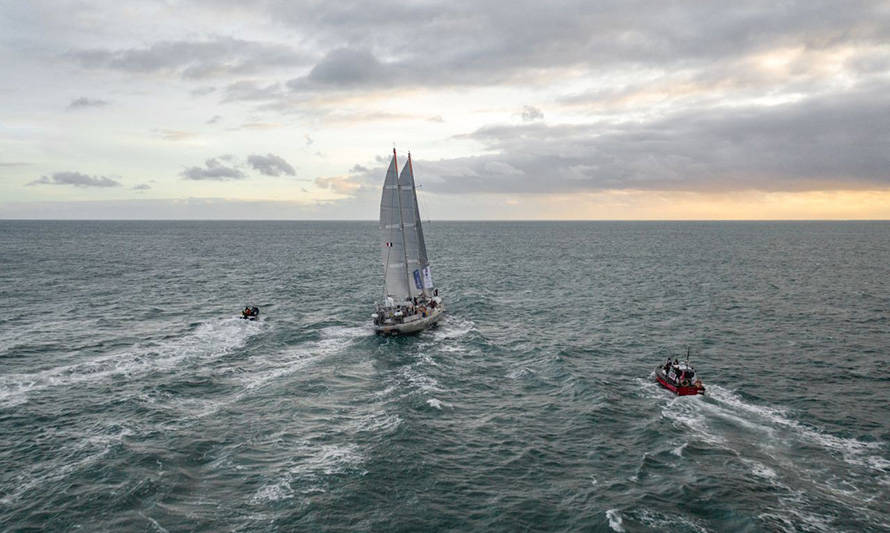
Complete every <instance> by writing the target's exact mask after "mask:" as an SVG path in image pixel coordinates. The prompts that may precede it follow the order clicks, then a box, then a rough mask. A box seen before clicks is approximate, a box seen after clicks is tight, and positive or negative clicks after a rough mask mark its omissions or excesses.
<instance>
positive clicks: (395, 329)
mask: <svg viewBox="0 0 890 533" xmlns="http://www.w3.org/2000/svg"><path fill="white" fill-rule="evenodd" d="M443 314H445V306H443V305H439V306H437V307H436V308H435V309H431V310H430V313H429V314H428V315H427V316H426V317H423V316H421V315H414V317H417V318H414V317H408V318H407V319H406V320H405V321H404V322H399V323H393V324H385V323H384V324H381V325H379V326H374V333H377V334H378V335H408V334H411V333H417V332H419V331H423V330H425V329H426V328H428V327H430V326H433V325H435V324H436V323H437V322H438V321H439V319H440V318H442V315H443Z"/></svg>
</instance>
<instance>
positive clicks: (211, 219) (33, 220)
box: [0, 218, 890, 224]
mask: <svg viewBox="0 0 890 533" xmlns="http://www.w3.org/2000/svg"><path fill="white" fill-rule="evenodd" d="M0 222H373V223H377V222H378V221H377V220H375V219H352V218H0ZM421 222H423V220H421ZM436 222H890V219H886V218H724V219H718V218H700V219H693V218H638V219H630V218H584V219H580V218H572V219H560V218H551V219H543V218H541V219H539V218H528V219H520V218H490V219H469V218H466V219H463V218H460V219H458V218H455V219H438V220H433V219H428V220H426V223H428V224H432V223H436Z"/></svg>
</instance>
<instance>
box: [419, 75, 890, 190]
mask: <svg viewBox="0 0 890 533" xmlns="http://www.w3.org/2000/svg"><path fill="white" fill-rule="evenodd" d="M886 94H887V93H886V92H884V93H883V94H862V95H859V96H852V95H851V96H835V97H824V98H813V99H808V100H804V101H800V102H796V103H791V104H786V105H782V106H772V107H763V106H750V107H743V108H730V109H719V108H718V109H711V110H705V111H702V110H687V111H682V112H677V113H674V114H672V115H669V116H667V117H664V118H659V119H656V120H652V121H648V122H624V123H614V124H609V123H596V124H563V125H555V126H546V125H544V124H541V123H533V124H527V125H522V126H509V125H504V126H488V127H484V128H481V129H479V130H477V131H475V132H474V133H472V134H470V135H467V136H465V138H469V139H473V140H476V141H478V142H480V143H481V144H482V145H483V146H484V147H485V151H486V152H489V154H487V155H482V156H477V157H463V158H455V159H447V160H440V161H422V160H415V165H414V167H415V172H416V174H417V176H418V179H419V180H420V179H422V180H423V183H424V185H425V189H426V190H428V191H431V192H443V193H454V194H460V193H470V192H485V193H536V194H538V193H539V194H546V193H570V192H585V191H588V192H589V191H602V190H661V191H702V192H723V191H743V190H759V191H771V192H775V191H812V190H843V189H864V188H869V187H871V188H874V187H877V188H887V187H890V174H888V172H887V169H888V168H890V154H888V152H887V150H886V146H888V145H890V115H888V114H887V113H886V112H885V111H884V110H886V109H888V108H890V97H888V96H886Z"/></svg>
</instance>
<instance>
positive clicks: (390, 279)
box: [380, 150, 416, 302]
mask: <svg viewBox="0 0 890 533" xmlns="http://www.w3.org/2000/svg"><path fill="white" fill-rule="evenodd" d="M380 231H381V234H382V237H383V239H382V240H383V243H382V246H383V248H382V252H383V284H384V285H383V287H384V293H385V295H386V296H390V297H392V299H393V300H395V301H396V302H403V301H404V300H405V299H406V298H408V297H409V296H414V295H415V294H416V293H415V292H412V291H411V289H410V286H409V284H408V272H407V270H406V268H405V263H406V254H405V235H404V231H403V228H402V211H401V199H400V198H399V182H398V163H397V161H396V151H395V150H393V152H392V161H391V162H390V164H389V169H388V170H387V171H386V180H385V181H384V183H383V196H382V198H381V199H380ZM413 285H414V283H413V282H412V283H411V286H413Z"/></svg>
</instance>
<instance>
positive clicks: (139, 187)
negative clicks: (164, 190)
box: [133, 183, 151, 191]
mask: <svg viewBox="0 0 890 533" xmlns="http://www.w3.org/2000/svg"><path fill="white" fill-rule="evenodd" d="M149 189H151V185H149V184H147V183H140V184H139V185H134V186H133V190H134V191H147V190H149Z"/></svg>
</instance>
